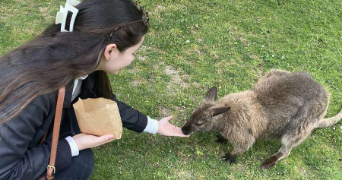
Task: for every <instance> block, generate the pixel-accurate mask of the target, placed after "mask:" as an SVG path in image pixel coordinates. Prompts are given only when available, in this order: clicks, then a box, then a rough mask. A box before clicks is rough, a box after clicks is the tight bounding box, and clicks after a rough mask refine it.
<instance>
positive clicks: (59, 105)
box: [46, 86, 65, 180]
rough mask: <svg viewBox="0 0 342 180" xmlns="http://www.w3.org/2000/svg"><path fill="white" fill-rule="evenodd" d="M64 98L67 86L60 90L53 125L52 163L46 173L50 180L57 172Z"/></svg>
mask: <svg viewBox="0 0 342 180" xmlns="http://www.w3.org/2000/svg"><path fill="white" fill-rule="evenodd" d="M64 96H65V86H63V87H61V88H59V91H58V99H57V105H56V114H55V122H54V124H53V131H52V144H51V155H50V163H49V165H48V166H47V173H46V179H48V180H52V179H53V177H54V174H55V172H56V168H55V162H56V154H57V145H58V138H59V129H60V126H61V119H62V111H63V103H64Z"/></svg>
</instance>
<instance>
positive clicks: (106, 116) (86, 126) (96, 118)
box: [73, 98, 122, 139]
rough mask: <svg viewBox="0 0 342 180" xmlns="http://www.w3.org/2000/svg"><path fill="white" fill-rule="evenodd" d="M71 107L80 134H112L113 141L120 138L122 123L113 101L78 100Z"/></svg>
mask: <svg viewBox="0 0 342 180" xmlns="http://www.w3.org/2000/svg"><path fill="white" fill-rule="evenodd" d="M73 106H74V110H75V114H76V117H77V122H78V126H79V127H80V130H81V132H83V133H86V134H92V135H97V136H102V135H105V134H113V135H114V138H115V139H120V138H121V134H122V121H121V117H120V113H119V108H118V105H117V104H116V102H115V101H112V100H109V99H105V98H96V99H92V98H89V99H85V100H82V99H81V98H79V100H78V101H77V102H76V103H75V104H74V105H73Z"/></svg>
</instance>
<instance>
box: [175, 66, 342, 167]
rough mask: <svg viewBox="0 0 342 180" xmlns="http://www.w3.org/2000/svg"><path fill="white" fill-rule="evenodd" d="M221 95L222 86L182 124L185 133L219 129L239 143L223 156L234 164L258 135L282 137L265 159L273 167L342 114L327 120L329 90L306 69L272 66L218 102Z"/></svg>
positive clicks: (213, 89)
mask: <svg viewBox="0 0 342 180" xmlns="http://www.w3.org/2000/svg"><path fill="white" fill-rule="evenodd" d="M216 97H217V89H216V88H212V89H210V90H209V91H208V93H207V96H206V98H204V100H203V102H202V103H201V104H200V105H199V107H197V108H196V109H195V110H194V112H193V113H192V115H191V118H190V120H189V121H188V122H187V123H186V124H185V125H184V127H183V128H182V130H183V132H184V133H185V134H190V133H192V132H201V131H202V132H203V131H218V132H220V133H221V134H222V136H223V137H224V138H225V139H227V140H228V141H229V142H231V143H232V144H233V146H234V148H233V150H232V152H231V153H228V154H226V156H224V157H223V158H224V159H226V160H229V161H230V162H234V161H235V157H236V156H238V155H240V154H242V153H244V152H245V151H246V150H248V149H249V148H250V147H251V146H252V145H253V144H254V142H255V140H256V139H259V138H273V137H278V138H280V139H281V143H282V146H281V148H280V150H279V151H278V153H276V154H274V155H273V156H271V157H270V158H269V159H267V160H265V161H264V163H263V164H262V169H266V168H271V167H273V166H274V165H275V164H276V163H277V162H278V161H279V160H280V159H283V158H285V157H287V156H288V155H289V154H290V152H291V149H292V148H293V147H295V146H297V145H299V144H300V143H301V142H302V141H303V140H305V139H306V138H307V137H308V136H309V135H310V133H311V132H312V131H313V130H314V129H315V128H322V127H328V126H331V125H333V124H336V123H337V122H338V121H339V120H340V119H341V118H342V110H341V112H339V113H338V114H337V115H336V116H334V117H332V118H327V119H323V118H324V116H325V115H326V112H327V108H328V105H329V93H328V92H327V91H326V90H325V89H324V88H323V86H321V85H320V84H319V83H317V82H316V81H315V80H314V79H313V78H312V77H311V76H310V75H309V74H308V73H306V72H293V73H290V72H287V71H282V70H272V71H271V72H269V73H268V74H267V75H266V76H264V77H262V78H261V79H260V80H259V81H258V82H257V84H256V85H255V86H254V87H253V88H252V89H250V90H247V91H243V92H240V93H235V94H230V95H227V96H225V97H223V98H221V99H219V100H218V101H215V99H216ZM228 107H230V108H228ZM229 109H230V110H229Z"/></svg>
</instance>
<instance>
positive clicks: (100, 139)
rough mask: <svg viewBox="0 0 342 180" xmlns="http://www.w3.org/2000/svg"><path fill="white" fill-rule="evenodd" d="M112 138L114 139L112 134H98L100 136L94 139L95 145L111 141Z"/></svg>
mask: <svg viewBox="0 0 342 180" xmlns="http://www.w3.org/2000/svg"><path fill="white" fill-rule="evenodd" d="M113 140H114V135H112V134H106V135H103V136H100V137H96V141H97V143H96V144H97V146H100V145H103V144H106V143H109V142H111V141H113Z"/></svg>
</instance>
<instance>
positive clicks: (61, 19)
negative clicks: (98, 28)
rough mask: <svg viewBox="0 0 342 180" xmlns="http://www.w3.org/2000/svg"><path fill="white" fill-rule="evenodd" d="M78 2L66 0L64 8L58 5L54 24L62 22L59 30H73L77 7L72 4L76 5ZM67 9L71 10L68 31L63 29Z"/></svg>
mask: <svg viewBox="0 0 342 180" xmlns="http://www.w3.org/2000/svg"><path fill="white" fill-rule="evenodd" d="M79 3H80V2H79V1H76V0H67V1H66V3H65V7H64V8H63V6H62V5H61V6H60V10H59V12H57V15H56V21H55V24H62V25H61V32H72V31H73V30H74V24H75V19H76V15H77V13H78V9H77V8H75V7H74V6H76V5H78V4H79ZM69 11H70V12H72V17H71V20H70V26H69V31H67V30H66V29H65V24H66V19H67V16H68V12H69Z"/></svg>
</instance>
